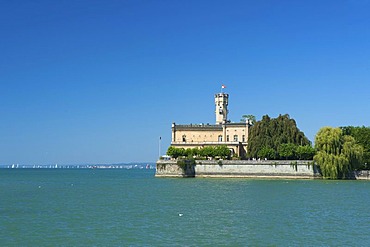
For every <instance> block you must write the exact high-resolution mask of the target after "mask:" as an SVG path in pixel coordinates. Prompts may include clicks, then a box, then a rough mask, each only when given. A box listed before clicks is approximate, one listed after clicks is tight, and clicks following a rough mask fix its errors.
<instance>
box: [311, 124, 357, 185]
mask: <svg viewBox="0 0 370 247" xmlns="http://www.w3.org/2000/svg"><path fill="white" fill-rule="evenodd" d="M315 148H316V151H317V152H316V155H315V156H314V161H315V162H316V163H317V164H318V165H319V167H320V170H321V173H322V175H323V177H324V178H330V179H338V178H345V176H346V175H347V174H348V173H349V172H350V171H353V170H355V169H356V168H357V167H359V166H360V164H361V160H362V157H363V148H362V146H360V145H358V144H356V141H355V139H354V138H353V137H352V136H348V135H343V132H342V130H341V129H340V128H332V127H323V128H321V129H320V130H319V132H318V133H317V134H316V138H315Z"/></svg>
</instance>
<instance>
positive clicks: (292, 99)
mask: <svg viewBox="0 0 370 247" xmlns="http://www.w3.org/2000/svg"><path fill="white" fill-rule="evenodd" d="M369 13H370V1H367V0H348V1H346V0H343V1H337V0H333V1H321V0H320V1H315V0H312V1H295V0H294V1H293V0H292V1H275V0H269V1H268V0H262V1H249V0H241V1H237V0H234V1H233V0H232V1H230V0H225V1H217V0H194V1H193V0H182V1H179V0H158V1H153V0H150V1H145V0H127V1H124V0H120V1H94V0H89V1H46V0H45V1H44V0H37V1H36V0H35V1H32V0H31V1H29V0H27V1H2V2H1V3H0V54H1V56H0V164H13V163H19V164H55V163H58V164H79V163H116V162H130V161H135V162H145V161H155V160H156V158H157V157H158V143H159V136H162V152H163V153H164V152H165V150H166V149H167V147H168V146H169V144H170V140H171V123H172V122H176V123H183V124H185V123H214V122H215V117H214V99H213V97H214V93H217V92H219V91H220V86H221V84H225V85H226V86H227V88H226V92H227V93H229V94H230V99H229V108H230V109H229V110H230V114H229V117H230V119H231V120H232V121H239V119H240V116H241V115H243V114H253V115H255V116H256V117H257V119H261V117H262V116H263V115H265V114H268V115H270V116H271V117H277V116H278V114H280V113H281V114H285V113H288V114H289V115H290V116H291V117H292V118H294V119H295V120H296V121H297V124H298V127H299V128H300V129H301V130H302V131H303V132H305V134H306V135H307V136H308V138H309V139H310V140H311V141H313V140H314V136H315V134H316V132H317V131H318V130H319V129H320V128H321V127H323V126H345V125H354V126H358V125H360V126H361V125H365V126H369V125H370V124H369V123H370V114H369V105H370V102H369V100H370V96H369V95H370V28H369V27H370V15H369Z"/></svg>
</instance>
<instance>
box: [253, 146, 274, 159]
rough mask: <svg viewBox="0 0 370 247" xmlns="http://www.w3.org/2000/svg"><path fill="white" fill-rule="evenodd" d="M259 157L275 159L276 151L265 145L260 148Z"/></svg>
mask: <svg viewBox="0 0 370 247" xmlns="http://www.w3.org/2000/svg"><path fill="white" fill-rule="evenodd" d="M257 157H258V158H261V159H265V158H266V159H269V160H273V159H276V157H277V155H276V151H275V150H274V149H272V148H270V147H263V148H261V149H260V150H258V153H257Z"/></svg>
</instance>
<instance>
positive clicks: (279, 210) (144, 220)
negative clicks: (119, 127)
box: [0, 169, 370, 246]
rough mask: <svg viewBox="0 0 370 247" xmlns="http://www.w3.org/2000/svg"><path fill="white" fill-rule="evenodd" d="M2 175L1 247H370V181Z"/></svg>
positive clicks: (141, 173) (76, 172)
mask: <svg viewBox="0 0 370 247" xmlns="http://www.w3.org/2000/svg"><path fill="white" fill-rule="evenodd" d="M154 172H155V171H154V170H145V169H144V170H125V169H0V216H1V218H0V246H303V245H304V246H370V182H368V181H322V180H251V179H214V178H213V179H205V178H186V179H185V178H178V179H175V178H173V179H172V178H155V177H154Z"/></svg>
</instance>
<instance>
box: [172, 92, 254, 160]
mask: <svg viewBox="0 0 370 247" xmlns="http://www.w3.org/2000/svg"><path fill="white" fill-rule="evenodd" d="M228 103H229V95H228V94H226V93H223V92H221V93H218V94H215V106H216V110H215V115H216V124H188V125H180V124H176V123H173V124H172V141H171V146H173V147H176V148H185V149H188V148H203V147H206V146H217V145H226V146H227V147H228V148H229V149H230V151H231V154H232V156H237V157H241V158H244V157H245V156H246V153H247V144H248V131H249V122H248V120H247V121H246V122H241V123H231V122H230V121H229V120H228V119H227V114H228V112H229V111H228V109H227V107H228Z"/></svg>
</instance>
